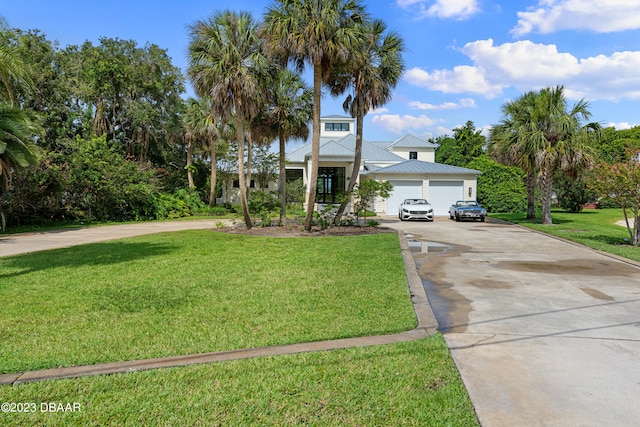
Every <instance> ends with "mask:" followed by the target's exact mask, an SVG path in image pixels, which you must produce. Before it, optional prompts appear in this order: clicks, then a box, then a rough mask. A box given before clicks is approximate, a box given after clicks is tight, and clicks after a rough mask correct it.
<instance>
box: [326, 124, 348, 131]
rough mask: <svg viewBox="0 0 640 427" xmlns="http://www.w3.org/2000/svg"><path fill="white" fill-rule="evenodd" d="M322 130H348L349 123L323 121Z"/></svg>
mask: <svg viewBox="0 0 640 427" xmlns="http://www.w3.org/2000/svg"><path fill="white" fill-rule="evenodd" d="M324 130H326V131H329V132H349V123H325V124H324Z"/></svg>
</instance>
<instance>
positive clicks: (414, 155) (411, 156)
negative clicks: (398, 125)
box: [409, 151, 418, 160]
mask: <svg viewBox="0 0 640 427" xmlns="http://www.w3.org/2000/svg"><path fill="white" fill-rule="evenodd" d="M409 160H418V152H417V151H409Z"/></svg>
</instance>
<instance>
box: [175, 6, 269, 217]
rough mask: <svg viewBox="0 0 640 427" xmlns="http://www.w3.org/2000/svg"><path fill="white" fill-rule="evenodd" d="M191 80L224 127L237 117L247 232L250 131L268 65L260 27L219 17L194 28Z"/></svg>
mask: <svg viewBox="0 0 640 427" xmlns="http://www.w3.org/2000/svg"><path fill="white" fill-rule="evenodd" d="M189 28H190V33H191V37H190V42H189V55H188V56H189V67H188V70H187V74H188V76H189V79H190V80H191V83H192V85H193V87H194V89H195V92H196V94H197V95H198V96H200V97H202V98H204V97H208V98H210V99H211V100H212V108H213V112H214V113H215V114H216V115H219V116H220V117H221V119H222V121H228V120H229V119H230V118H231V116H232V115H233V114H235V120H236V140H237V143H238V178H239V181H240V189H241V191H240V192H239V193H240V205H241V207H242V213H243V216H244V220H245V224H246V226H247V228H251V226H252V223H251V216H250V215H249V209H248V205H247V194H246V192H244V191H242V189H243V188H245V181H246V178H245V167H244V145H245V144H244V143H245V130H246V128H247V126H248V124H249V123H250V122H251V120H252V119H253V117H255V116H256V115H257V114H258V112H259V110H260V108H261V107H262V105H263V99H262V96H261V95H262V93H263V92H264V91H263V87H262V86H263V83H264V81H265V73H266V69H267V63H266V62H267V61H266V59H265V57H264V55H263V53H262V49H261V39H260V37H259V36H258V24H257V22H256V21H254V20H253V18H252V17H251V15H250V14H249V13H246V12H231V11H223V12H217V13H215V14H213V15H212V16H210V17H209V18H208V19H206V20H202V21H196V22H195V23H194V24H192V25H191V26H190V27H189Z"/></svg>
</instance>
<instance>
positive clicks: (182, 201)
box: [153, 189, 206, 219]
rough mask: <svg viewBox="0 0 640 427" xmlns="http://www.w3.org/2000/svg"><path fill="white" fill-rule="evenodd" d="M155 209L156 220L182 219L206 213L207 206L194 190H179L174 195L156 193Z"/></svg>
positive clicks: (154, 199) (154, 196)
mask: <svg viewBox="0 0 640 427" xmlns="http://www.w3.org/2000/svg"><path fill="white" fill-rule="evenodd" d="M153 209H154V216H155V218H156V219H166V218H182V217H187V216H191V215H195V214H198V213H200V212H205V211H206V205H205V204H204V202H203V201H202V200H201V199H200V196H198V193H196V192H195V191H192V190H185V189H179V190H177V191H176V192H175V193H174V194H166V193H155V194H154V195H153Z"/></svg>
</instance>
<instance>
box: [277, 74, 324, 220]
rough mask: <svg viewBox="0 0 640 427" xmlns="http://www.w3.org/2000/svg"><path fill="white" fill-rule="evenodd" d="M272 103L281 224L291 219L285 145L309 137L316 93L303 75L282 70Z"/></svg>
mask: <svg viewBox="0 0 640 427" xmlns="http://www.w3.org/2000/svg"><path fill="white" fill-rule="evenodd" d="M271 87H272V93H271V102H270V103H269V107H268V112H267V114H266V116H267V117H266V121H267V123H268V124H269V125H270V127H272V128H273V130H274V133H275V134H276V135H277V137H278V142H279V146H278V153H279V170H280V172H279V175H280V179H279V181H278V192H279V193H280V224H283V225H284V223H285V221H286V216H287V197H286V196H287V193H286V192H287V186H286V183H287V180H286V168H285V166H286V159H285V154H286V153H285V146H286V143H287V141H288V140H290V139H292V138H299V139H307V138H308V137H309V121H310V120H311V117H312V115H313V92H312V91H311V89H310V88H309V87H308V86H307V85H306V84H305V82H304V81H303V80H302V78H301V77H300V75H299V74H297V73H294V72H292V71H291V70H289V69H286V68H279V69H278V70H277V76H276V79H275V82H274V83H273V84H272V85H271Z"/></svg>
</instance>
